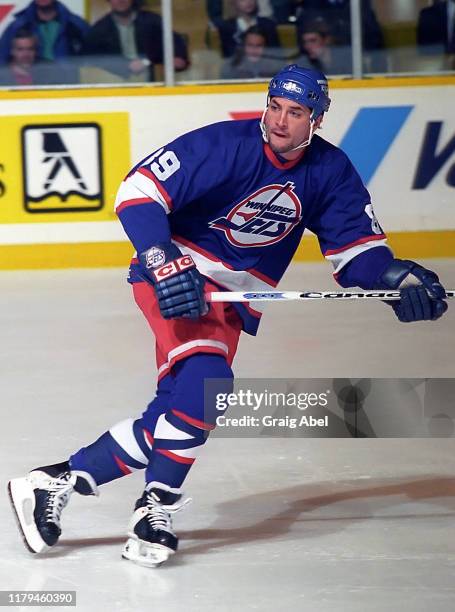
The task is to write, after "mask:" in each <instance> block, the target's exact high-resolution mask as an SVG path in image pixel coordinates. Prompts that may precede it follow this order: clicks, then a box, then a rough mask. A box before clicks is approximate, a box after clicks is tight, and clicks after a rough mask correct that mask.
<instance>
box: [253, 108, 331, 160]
mask: <svg viewBox="0 0 455 612" xmlns="http://www.w3.org/2000/svg"><path fill="white" fill-rule="evenodd" d="M310 116H311V109H309V108H308V107H307V106H303V105H302V104H298V103H297V102H294V101H293V100H287V99H286V98H278V97H276V98H272V99H271V100H270V103H269V106H268V107H267V112H266V114H265V118H264V123H265V129H266V130H267V136H268V140H269V146H270V148H271V149H272V151H274V152H275V153H279V154H280V155H282V156H283V157H284V158H285V159H289V160H291V159H295V158H297V157H298V156H299V155H300V154H301V153H302V149H297V151H293V150H292V149H294V148H295V147H298V146H299V145H300V144H301V143H302V142H304V141H305V140H307V139H308V137H309V135H310ZM321 121H322V117H319V118H318V119H316V122H315V129H316V128H317V127H319V125H320V123H321Z"/></svg>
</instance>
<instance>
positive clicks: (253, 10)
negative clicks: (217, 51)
mask: <svg viewBox="0 0 455 612" xmlns="http://www.w3.org/2000/svg"><path fill="white" fill-rule="evenodd" d="M235 10H236V14H237V16H236V17H233V18H232V19H225V20H222V21H220V22H218V24H217V27H218V31H219V34H220V40H221V49H222V53H223V57H232V56H233V55H234V54H235V52H236V50H237V48H238V47H241V46H242V35H243V34H244V33H245V32H246V31H247V30H248V29H249V28H251V27H252V26H258V27H259V28H260V29H261V30H262V32H263V33H264V36H265V39H266V46H267V47H269V48H275V49H278V48H279V47H280V41H279V38H278V32H277V29H276V23H275V22H274V21H273V20H272V19H269V18H267V17H259V16H258V14H257V13H258V5H257V0H235Z"/></svg>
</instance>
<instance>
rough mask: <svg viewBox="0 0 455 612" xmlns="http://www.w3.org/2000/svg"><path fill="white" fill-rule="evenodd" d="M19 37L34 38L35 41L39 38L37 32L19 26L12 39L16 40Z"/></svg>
mask: <svg viewBox="0 0 455 612" xmlns="http://www.w3.org/2000/svg"><path fill="white" fill-rule="evenodd" d="M17 38H34V39H35V41H36V40H37V38H36V35H35V33H34V32H32V31H31V30H28V29H27V28H19V30H17V31H16V32H15V33H14V36H13V39H12V40H13V41H14V40H16V39H17Z"/></svg>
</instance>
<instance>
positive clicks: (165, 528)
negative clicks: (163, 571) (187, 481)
mask: <svg viewBox="0 0 455 612" xmlns="http://www.w3.org/2000/svg"><path fill="white" fill-rule="evenodd" d="M190 501H191V499H190V498H187V499H185V500H182V494H181V493H180V492H179V490H178V489H171V488H170V487H167V486H166V485H163V484H161V483H157V482H151V483H149V485H147V487H146V488H145V491H144V493H143V495H142V497H140V498H139V499H138V500H137V502H136V506H135V512H134V514H133V516H132V518H131V521H130V524H129V526H128V540H127V542H126V544H125V546H124V548H123V552H122V557H123V558H124V559H129V560H130V561H133V562H134V563H138V564H139V565H144V566H145V567H157V566H158V565H161V564H162V563H164V562H165V561H167V559H168V558H169V557H170V556H171V555H173V554H174V553H175V551H176V550H177V546H178V539H177V536H176V535H175V533H174V532H173V531H172V519H171V515H172V514H174V513H175V512H178V511H179V510H181V509H182V508H183V506H185V505H186V504H187V503H189V502H190Z"/></svg>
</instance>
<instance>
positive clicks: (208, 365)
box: [9, 65, 447, 566]
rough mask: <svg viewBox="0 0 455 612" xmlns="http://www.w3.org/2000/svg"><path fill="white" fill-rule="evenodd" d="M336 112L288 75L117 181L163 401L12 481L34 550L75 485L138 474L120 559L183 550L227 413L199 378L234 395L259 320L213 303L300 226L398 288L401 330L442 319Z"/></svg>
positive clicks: (440, 302)
mask: <svg viewBox="0 0 455 612" xmlns="http://www.w3.org/2000/svg"><path fill="white" fill-rule="evenodd" d="M329 105H330V99H329V97H328V87H327V81H326V78H325V76H324V75H323V74H321V73H319V72H316V71H313V70H307V69H303V68H300V67H298V66H297V65H291V66H287V67H285V68H284V69H283V70H281V71H280V72H279V73H278V74H277V75H276V76H275V77H274V78H273V79H272V80H271V81H270V84H269V88H268V97H267V105H266V109H265V111H264V114H263V117H262V120H261V121H258V120H254V119H252V120H246V121H226V122H221V123H216V124H214V125H209V126H206V127H203V128H201V129H198V130H195V131H193V132H190V133H187V134H185V135H183V136H181V137H179V138H177V139H176V140H174V141H173V142H171V143H170V144H168V145H166V146H164V147H161V148H159V149H158V150H157V151H155V152H153V153H152V154H151V155H149V156H148V157H146V158H145V159H144V160H143V161H141V162H140V163H139V164H138V165H137V166H136V167H134V168H133V169H132V170H131V172H130V173H129V174H128V176H127V177H126V178H125V180H124V181H123V182H122V185H121V187H120V189H119V192H118V196H117V201H116V211H117V214H118V216H119V219H120V221H121V223H122V225H123V227H124V229H125V231H126V233H127V234H128V236H129V238H130V240H131V242H132V243H133V245H134V247H135V249H136V251H137V256H135V257H134V258H133V260H132V262H131V266H130V274H129V282H130V283H131V284H132V287H133V292H134V297H135V300H136V302H137V304H138V306H139V308H140V309H141V310H142V312H143V314H144V316H145V318H146V319H147V321H148V323H149V325H150V327H151V328H152V330H153V333H154V335H155V341H156V359H157V368H158V384H157V392H156V397H155V398H154V400H153V401H152V402H151V403H150V404H149V405H148V407H147V409H146V410H145V412H144V413H143V414H142V416H141V417H138V418H136V419H132V418H131V419H127V420H125V421H123V422H121V423H118V424H117V425H114V426H113V427H112V428H111V429H110V430H109V431H107V432H106V433H104V434H103V435H102V436H101V437H100V438H99V439H98V440H96V441H95V442H94V443H92V444H90V445H89V446H87V447H84V448H81V449H80V450H78V451H77V452H75V453H74V454H73V455H71V456H70V457H69V459H68V461H65V462H63V463H59V464H55V465H51V466H45V467H41V468H36V469H34V470H33V471H31V472H30V473H29V474H28V476H26V477H24V478H17V479H14V480H12V481H11V482H10V484H9V490H10V496H11V500H12V504H13V507H14V509H15V511H16V514H17V517H18V521H19V525H20V528H21V530H22V533H23V536H24V540H25V543H26V545H27V546H28V548H29V549H30V550H31V551H32V552H36V553H40V552H42V551H44V550H46V549H48V548H49V547H50V546H52V545H54V544H55V543H56V542H57V540H58V537H59V535H60V517H61V512H62V509H63V508H64V507H65V505H66V504H67V502H68V499H69V497H70V495H71V493H72V492H73V491H76V492H78V493H80V494H82V495H87V494H97V491H98V486H99V485H102V484H104V483H107V482H109V481H112V480H115V479H116V478H120V477H121V476H124V475H125V474H129V473H130V472H131V471H133V470H137V469H145V483H146V484H145V489H144V492H143V494H142V496H141V497H140V498H139V499H138V500H137V502H136V507H135V511H134V514H133V517H132V519H131V523H130V526H129V529H128V540H127V542H126V545H125V547H124V549H123V556H124V557H125V558H127V559H130V560H132V561H134V562H137V563H140V564H143V565H148V566H155V565H159V564H160V563H162V562H163V561H165V560H166V559H167V558H168V557H169V555H170V554H172V553H173V552H175V550H176V549H177V537H176V535H175V534H174V532H173V528H172V522H171V518H172V514H173V513H174V512H176V511H178V510H180V508H182V506H183V505H184V504H185V503H186V501H185V500H184V499H183V497H182V490H181V487H182V484H183V482H184V480H185V477H186V475H187V473H188V471H189V469H190V468H191V466H192V464H193V463H194V461H195V459H196V456H197V453H198V451H199V450H200V449H201V447H202V446H203V444H204V443H205V441H206V439H207V437H208V434H209V432H210V430H212V429H213V428H214V426H215V422H216V416H217V414H219V412H217V411H216V410H215V404H214V403H213V406H212V405H211V403H210V402H205V404H206V405H205V408H204V380H205V379H206V378H217V379H222V380H224V381H226V386H227V388H229V386H230V385H231V384H232V379H233V374H232V370H231V364H232V360H233V358H234V355H235V352H236V348H237V343H238V340H239V336H240V332H241V331H244V332H246V333H249V334H253V335H255V334H256V332H257V329H258V325H259V321H260V318H261V312H260V310H259V308H258V307H257V306H255V305H250V304H248V303H246V304H245V303H243V304H242V303H238V304H237V303H236V304H232V305H231V304H229V303H213V304H211V305H210V307H209V305H208V304H207V302H206V300H205V297H204V295H205V293H206V292H208V291H211V290H218V291H219V290H240V291H258V290H259V291H261V290H268V289H271V288H274V287H275V286H276V285H277V283H278V282H279V280H280V278H281V276H282V275H283V273H284V271H285V270H286V268H287V266H288V265H289V263H290V261H291V259H292V256H293V254H294V252H295V250H296V248H297V246H298V244H299V241H300V239H301V236H302V233H303V231H304V228H305V227H307V228H309V229H310V230H312V231H313V232H314V233H315V234H316V235H317V236H318V238H319V242H320V246H321V250H322V252H323V254H324V255H325V257H326V258H327V259H328V260H330V261H331V262H332V264H333V266H334V275H335V278H336V279H337V281H338V282H339V283H340V284H341V285H342V286H343V287H353V286H359V287H361V288H363V289H400V292H401V300H400V301H398V302H394V303H392V307H393V309H394V311H395V314H396V315H397V316H398V318H399V320H400V321H405V322H411V321H422V320H435V319H438V318H439V317H441V316H442V315H443V314H444V312H445V311H446V309H447V304H446V302H445V301H444V298H445V291H444V288H443V287H442V286H441V284H440V283H439V279H438V277H437V275H436V274H435V273H434V272H431V271H430V270H427V269H425V268H423V267H422V266H420V265H419V264H417V263H414V262H412V261H407V260H404V261H402V260H399V259H396V258H394V256H393V254H392V252H391V250H390V248H389V247H388V246H387V243H386V236H385V234H384V232H383V231H382V229H381V227H380V225H379V223H378V221H377V220H376V218H375V216H374V213H373V208H372V205H371V199H370V195H369V194H368V192H367V190H366V189H365V187H364V186H363V184H362V182H361V180H360V178H359V176H358V174H357V172H356V171H355V169H354V168H353V166H352V164H351V163H350V161H349V159H348V158H347V157H346V155H345V154H344V153H343V152H342V151H341V150H340V149H338V148H337V147H335V146H334V145H332V144H330V143H328V142H327V141H325V140H323V139H322V138H320V137H319V136H317V135H315V132H316V130H317V129H318V128H319V127H320V126H321V123H322V120H323V117H324V113H326V112H327V111H328V110H329ZM27 505H28V507H29V510H27V509H26V508H27ZM30 508H33V512H32V511H31V510H30ZM27 512H28V514H27Z"/></svg>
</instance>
